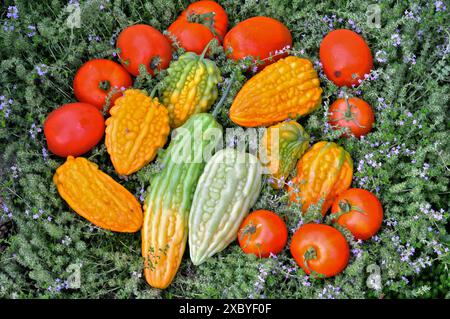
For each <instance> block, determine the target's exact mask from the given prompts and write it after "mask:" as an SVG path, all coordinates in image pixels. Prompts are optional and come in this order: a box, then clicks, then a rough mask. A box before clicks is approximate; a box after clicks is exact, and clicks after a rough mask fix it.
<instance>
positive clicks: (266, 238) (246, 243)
mask: <svg viewBox="0 0 450 319" xmlns="http://www.w3.org/2000/svg"><path fill="white" fill-rule="evenodd" d="M287 237H288V233H287V227H286V224H285V223H284V221H283V219H281V217H280V216H278V215H277V214H276V213H274V212H272V211H268V210H256V211H254V212H252V213H251V214H249V215H248V216H247V217H246V218H245V219H244V221H243V222H242V224H241V227H240V228H239V232H238V241H239V245H240V246H241V248H242V250H243V251H244V252H245V253H246V254H254V255H255V256H257V257H259V258H267V257H269V256H270V254H274V255H276V254H278V253H279V252H281V251H282V250H283V248H284V246H285V245H286V241H287Z"/></svg>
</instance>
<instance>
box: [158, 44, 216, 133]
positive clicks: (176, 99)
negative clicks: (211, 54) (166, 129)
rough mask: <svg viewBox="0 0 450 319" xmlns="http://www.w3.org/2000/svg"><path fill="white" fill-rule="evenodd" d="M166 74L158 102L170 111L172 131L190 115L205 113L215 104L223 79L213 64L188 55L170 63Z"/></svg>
mask: <svg viewBox="0 0 450 319" xmlns="http://www.w3.org/2000/svg"><path fill="white" fill-rule="evenodd" d="M167 72H168V75H167V76H166V78H165V80H164V83H165V86H164V89H163V91H162V93H161V101H162V103H163V104H164V106H166V107H167V110H168V111H169V118H170V126H171V127H172V128H175V127H178V126H180V125H182V124H183V123H184V122H186V120H187V119H188V118H189V117H190V116H191V115H192V114H196V113H202V112H207V111H208V110H209V109H210V108H211V106H212V105H213V103H214V102H215V101H216V99H217V95H218V89H217V84H218V83H219V82H221V81H222V77H221V75H220V70H219V68H218V67H217V66H216V64H215V63H214V62H213V61H211V60H209V59H206V58H204V57H202V56H199V55H197V54H195V53H194V52H187V53H185V54H183V55H181V56H180V58H179V59H178V60H177V61H175V62H172V63H171V65H170V67H169V68H168V69H167Z"/></svg>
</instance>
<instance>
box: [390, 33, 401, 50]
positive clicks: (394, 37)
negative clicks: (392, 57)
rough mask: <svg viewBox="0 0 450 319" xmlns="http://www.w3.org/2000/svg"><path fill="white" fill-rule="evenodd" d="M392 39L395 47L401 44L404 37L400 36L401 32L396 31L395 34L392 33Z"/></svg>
mask: <svg viewBox="0 0 450 319" xmlns="http://www.w3.org/2000/svg"><path fill="white" fill-rule="evenodd" d="M391 40H392V45H393V46H394V47H399V46H400V44H402V39H401V37H400V34H398V33H394V34H393V35H391Z"/></svg>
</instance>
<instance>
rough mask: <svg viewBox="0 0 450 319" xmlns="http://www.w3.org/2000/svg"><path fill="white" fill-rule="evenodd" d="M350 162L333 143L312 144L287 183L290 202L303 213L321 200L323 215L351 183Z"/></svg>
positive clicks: (351, 165)
mask: <svg viewBox="0 0 450 319" xmlns="http://www.w3.org/2000/svg"><path fill="white" fill-rule="evenodd" d="M352 177H353V161H352V159H351V157H350V154H349V153H348V152H347V151H346V150H344V149H343V148H342V147H341V146H339V145H337V144H336V143H333V142H318V143H316V144H314V145H313V146H312V147H311V148H310V149H309V150H308V151H307V152H306V153H305V155H303V157H302V158H301V159H300V160H299V161H298V163H297V176H296V177H294V179H292V181H291V183H289V185H290V186H289V187H288V188H289V193H290V199H291V201H293V202H299V201H300V202H301V204H302V211H303V212H306V210H307V209H308V207H309V206H310V205H311V204H317V203H318V202H319V201H320V199H322V198H323V199H324V202H323V205H322V214H323V215H325V214H326V212H327V210H328V209H329V208H330V207H331V205H332V203H333V200H334V199H335V198H336V196H338V195H339V194H340V193H342V192H343V191H345V190H347V189H348V188H349V187H350V184H351V183H352Z"/></svg>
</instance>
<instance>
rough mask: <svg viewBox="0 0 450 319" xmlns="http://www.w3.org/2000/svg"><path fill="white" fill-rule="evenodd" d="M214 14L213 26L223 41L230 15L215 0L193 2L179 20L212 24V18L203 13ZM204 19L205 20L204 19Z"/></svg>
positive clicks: (220, 40)
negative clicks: (204, 16)
mask: <svg viewBox="0 0 450 319" xmlns="http://www.w3.org/2000/svg"><path fill="white" fill-rule="evenodd" d="M211 13H213V14H214V19H213V22H212V27H213V28H214V30H215V32H216V35H218V38H219V39H218V40H219V43H221V42H222V40H223V38H224V37H225V34H226V33H227V29H228V16H227V13H226V12H225V10H224V9H223V8H222V6H221V5H220V4H218V3H217V2H215V1H197V2H194V3H191V4H190V5H189V6H188V7H187V8H186V10H184V11H183V12H182V13H181V15H180V16H179V17H178V19H177V20H182V21H185V22H199V23H202V24H204V25H208V24H211V20H210V19H209V18H208V17H206V18H204V19H203V18H202V16H203V15H208V14H211ZM202 20H203V21H202Z"/></svg>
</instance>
